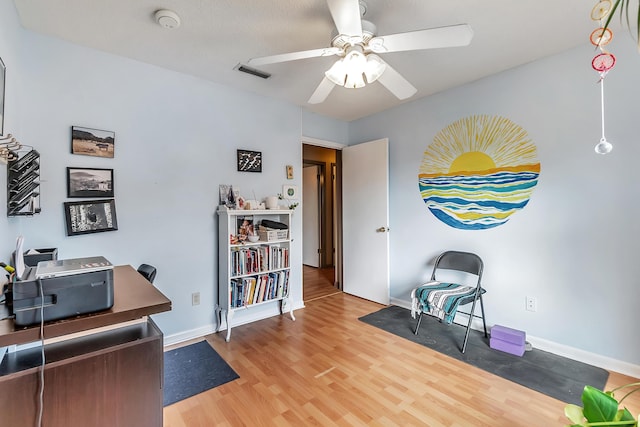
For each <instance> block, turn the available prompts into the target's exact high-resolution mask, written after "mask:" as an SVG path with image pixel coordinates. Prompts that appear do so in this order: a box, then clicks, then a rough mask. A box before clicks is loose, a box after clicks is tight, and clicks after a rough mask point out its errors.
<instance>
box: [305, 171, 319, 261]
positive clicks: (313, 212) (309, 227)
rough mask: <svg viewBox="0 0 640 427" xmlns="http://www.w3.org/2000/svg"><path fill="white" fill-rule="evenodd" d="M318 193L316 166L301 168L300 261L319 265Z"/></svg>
mask: <svg viewBox="0 0 640 427" xmlns="http://www.w3.org/2000/svg"><path fill="white" fill-rule="evenodd" d="M319 200H320V195H319V193H318V166H317V165H316V166H307V167H305V168H303V169H302V227H303V232H302V235H303V236H304V237H303V239H302V263H303V264H304V265H308V266H311V267H320V252H319V249H320V203H319Z"/></svg>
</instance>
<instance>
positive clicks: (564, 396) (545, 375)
mask: <svg viewBox="0 0 640 427" xmlns="http://www.w3.org/2000/svg"><path fill="white" fill-rule="evenodd" d="M360 320H361V321H363V322H365V323H368V324H369V325H372V326H375V327H378V328H380V329H383V330H385V331H387V332H390V333H392V334H394V335H397V336H399V337H402V338H406V339H408V340H410V341H413V342H416V343H418V344H422V345H423V346H425V347H429V348H431V349H433V350H436V351H438V352H440V353H443V354H446V355H447V356H451V357H453V358H454V359H458V360H461V361H463V362H466V363H468V364H470V365H473V366H476V367H478V368H480V369H483V370H485V371H487V372H491V373H492V374H495V375H498V376H500V377H502V378H505V379H508V380H510V381H513V382H515V383H518V384H520V385H523V386H525V387H527V388H530V389H532V390H536V391H539V392H540V393H543V394H546V395H547V396H551V397H553V398H555V399H558V400H562V401H564V402H566V403H574V404H577V405H582V402H581V399H580V398H581V395H582V390H583V389H584V386H585V385H590V386H593V387H596V388H598V389H600V390H602V389H603V388H604V386H605V384H606V382H607V379H608V377H609V372H608V371H606V370H604V369H601V368H598V367H595V366H592V365H588V364H586V363H582V362H577V361H575V360H571V359H568V358H566V357H562V356H557V355H555V354H552V353H548V352H546V351H542V350H538V349H533V350H531V351H527V352H525V353H524V356H522V357H518V356H514V355H511V354H508V353H504V352H502V351H498V350H494V349H492V348H491V347H490V346H489V338H485V337H484V334H483V332H481V331H476V330H471V332H470V335H469V342H468V343H467V349H466V352H465V353H464V354H462V353H461V352H460V348H461V347H462V341H463V339H464V333H465V328H464V327H462V326H459V325H455V324H454V325H447V324H445V323H440V322H439V321H438V320H437V319H436V318H434V317H432V316H423V317H422V324H421V325H420V330H419V334H418V335H414V333H413V331H414V328H415V325H416V320H415V319H413V318H412V317H411V311H410V310H407V309H405V308H402V307H398V306H393V305H392V306H389V307H386V308H383V309H382V310H379V311H376V312H375V313H371V314H367V315H366V316H363V317H361V318H360Z"/></svg>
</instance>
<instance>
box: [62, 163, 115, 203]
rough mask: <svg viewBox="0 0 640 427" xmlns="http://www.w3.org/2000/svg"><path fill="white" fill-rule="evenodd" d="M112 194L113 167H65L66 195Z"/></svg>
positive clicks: (109, 195) (108, 195)
mask: <svg viewBox="0 0 640 427" xmlns="http://www.w3.org/2000/svg"><path fill="white" fill-rule="evenodd" d="M113 196H114V193H113V169H96V168H72V167H68V168H67V197H69V198H78V197H93V198H95V197H113Z"/></svg>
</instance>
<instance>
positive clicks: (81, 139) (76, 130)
mask: <svg viewBox="0 0 640 427" xmlns="http://www.w3.org/2000/svg"><path fill="white" fill-rule="evenodd" d="M115 143H116V133H115V132H112V131H109V130H101V129H91V128H85V127H81V126H71V154H81V155H84V156H96V157H106V158H109V159H113V157H114V153H115Z"/></svg>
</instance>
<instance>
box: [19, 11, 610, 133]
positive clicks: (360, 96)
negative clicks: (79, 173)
mask: <svg viewBox="0 0 640 427" xmlns="http://www.w3.org/2000/svg"><path fill="white" fill-rule="evenodd" d="M14 2H15V4H16V7H17V10H18V13H19V15H20V19H21V22H22V25H23V26H24V27H25V28H27V29H29V30H33V31H36V32H39V33H43V34H46V35H50V36H54V37H59V38H61V39H65V40H68V41H70V42H72V43H75V44H79V45H83V46H88V47H91V48H95V49H99V50H102V51H106V52H110V53H113V54H116V55H121V56H124V57H128V58H132V59H136V60H139V61H142V62H145V63H149V64H154V65H157V66H160V67H164V68H168V69H171V70H175V71H179V72H183V73H187V74H191V75H194V76H198V77H201V78H203V79H207V80H211V81H214V82H217V83H221V84H224V85H228V86H233V87H238V88H242V89H245V90H249V91H251V92H254V93H257V94H260V95H264V96H267V97H273V98H279V99H283V100H285V101H289V102H291V103H294V104H297V105H301V106H303V107H304V108H306V109H308V110H309V111H313V112H315V113H318V114H322V115H325V116H329V117H334V118H337V119H341V120H345V121H351V120H355V119H358V118H361V117H364V116H367V115H370V114H374V113H376V112H379V111H383V110H386V109H389V108H392V107H394V106H397V105H399V104H400V103H402V102H411V101H413V100H416V99H419V98H421V97H424V96H428V95H431V94H434V93H436V92H439V91H442V90H445V89H447V88H451V87H455V86H459V85H462V84H465V83H468V82H472V81H474V80H477V79H479V78H482V77H484V76H487V75H490V74H494V73H497V72H500V71H503V70H506V69H508V68H512V67H515V66H518V65H521V64H524V63H527V62H531V61H534V60H536V59H539V58H541V57H545V56H549V55H552V54H555V53H558V52H561V51H564V50H567V49H570V48H573V47H576V46H578V45H585V44H586V45H588V44H589V34H590V33H591V31H592V30H593V29H595V28H596V27H597V26H598V23H597V22H594V21H592V20H591V19H590V12H591V8H592V7H593V6H594V5H595V3H596V1H595V0H594V1H592V2H585V1H584V0H561V1H558V0H537V1H534V0H445V1H439V2H438V1H435V0H366V3H367V12H366V15H365V16H364V18H365V19H367V20H369V21H371V22H373V23H374V24H375V25H376V26H377V28H378V35H388V34H394V33H401V32H406V31H414V30H421V29H425V28H432V27H441V26H446V25H453V24H459V23H467V24H469V25H471V27H472V28H473V31H474V38H473V40H472V41H471V45H470V46H466V47H455V48H446V49H433V50H419V51H407V52H395V53H386V54H381V56H382V58H383V59H384V60H385V61H386V62H387V63H389V64H390V65H391V66H392V67H393V68H395V69H396V70H397V71H398V72H399V73H400V74H402V75H403V76H404V77H405V78H406V79H407V80H408V81H409V82H411V83H412V84H413V85H414V86H415V87H416V88H417V89H418V92H417V93H416V94H415V95H414V96H413V97H411V98H409V99H407V100H404V101H399V100H398V99H396V98H395V97H394V96H393V95H392V94H391V93H390V92H389V91H387V90H386V89H385V88H384V87H383V86H382V85H381V84H380V83H378V82H374V83H372V84H370V85H367V86H366V87H365V88H362V89H345V88H342V87H336V88H334V90H333V91H332V92H331V94H330V95H329V97H328V98H327V100H326V101H325V102H324V103H321V104H318V105H311V104H308V103H307V100H308V99H309V97H310V95H311V94H312V93H313V91H314V90H315V88H316V86H317V85H318V84H319V83H320V81H321V80H322V78H323V77H324V74H323V73H324V71H326V70H327V69H328V68H329V67H330V66H331V65H332V64H333V62H335V60H336V59H337V57H335V56H331V57H320V58H311V59H304V60H298V61H291V62H287V63H280V64H272V65H263V66H261V67H259V68H260V69H261V70H262V71H266V72H268V73H270V74H271V77H270V78H269V79H266V80H263V79H260V78H258V77H254V76H251V75H249V74H245V73H241V72H239V71H236V70H234V67H236V66H237V65H238V64H239V63H246V62H247V61H248V60H249V59H250V58H254V57H261V56H267V55H275V54H280V53H287V52H294V51H301V50H308V49H317V48H323V47H329V46H330V42H331V33H332V31H333V30H334V23H333V21H332V19H331V14H330V12H329V9H328V6H327V4H326V0H271V1H267V0H46V1H45V0H14ZM158 9H171V10H173V11H175V12H176V13H177V14H178V15H179V16H180V18H181V21H182V22H181V26H180V27H179V28H177V29H173V30H169V29H165V28H163V27H161V26H159V25H158V24H156V22H155V20H154V12H155V11H156V10H158ZM586 66H588V63H587V64H586ZM540 78H545V76H540Z"/></svg>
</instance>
